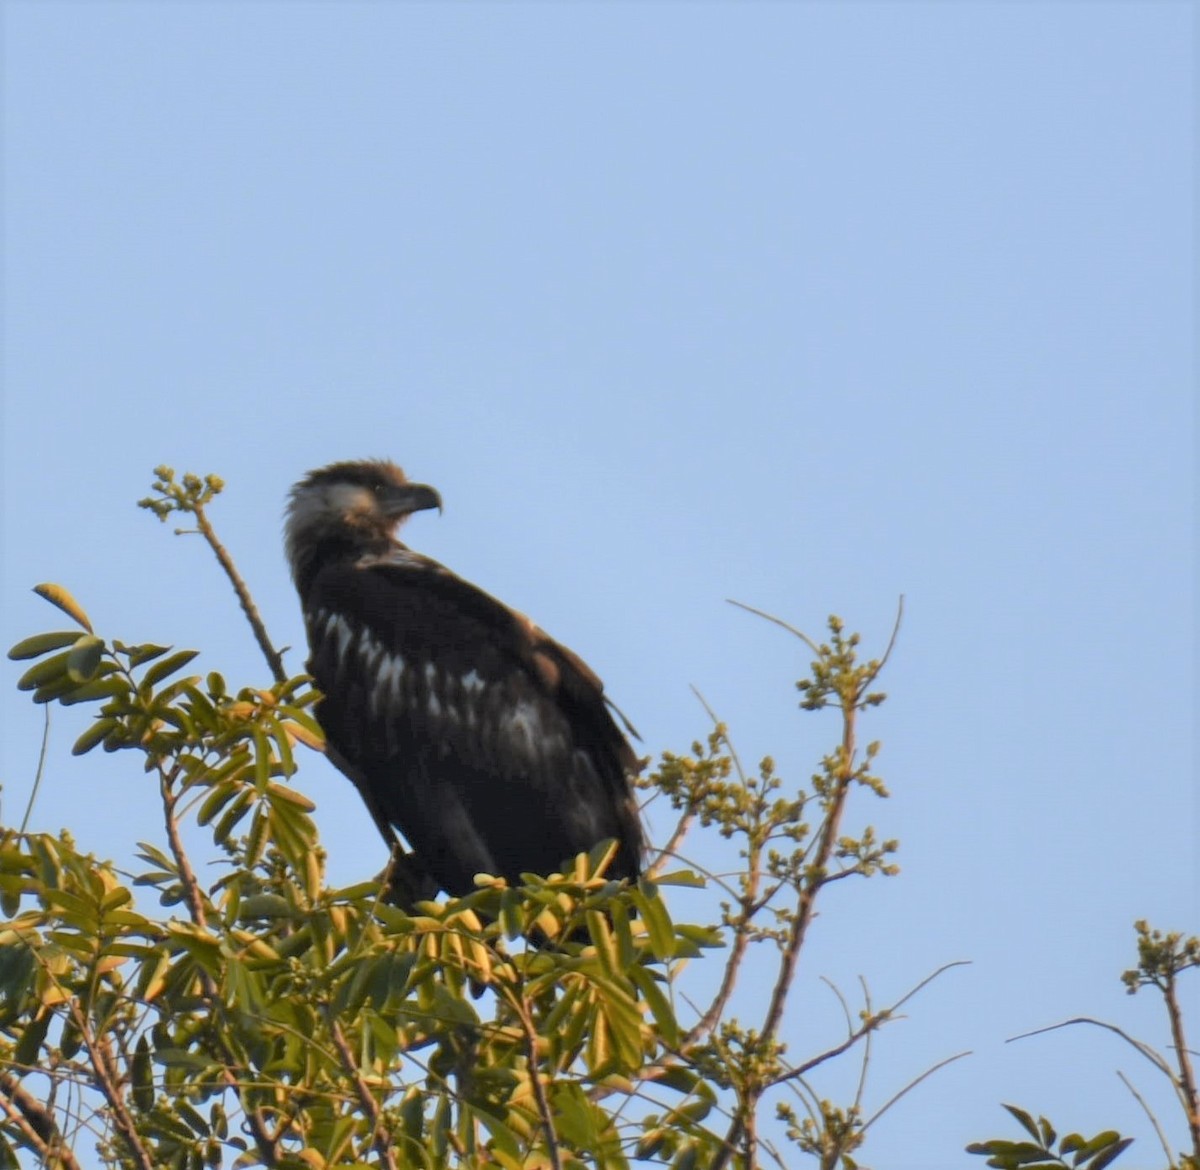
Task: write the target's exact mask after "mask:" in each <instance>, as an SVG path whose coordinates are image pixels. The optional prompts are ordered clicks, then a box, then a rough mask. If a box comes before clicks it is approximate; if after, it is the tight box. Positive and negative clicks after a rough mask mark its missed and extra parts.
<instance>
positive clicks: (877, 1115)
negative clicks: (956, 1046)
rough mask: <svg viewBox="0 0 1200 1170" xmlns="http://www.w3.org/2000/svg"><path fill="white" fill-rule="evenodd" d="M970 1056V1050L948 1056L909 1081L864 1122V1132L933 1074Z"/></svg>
mask: <svg viewBox="0 0 1200 1170" xmlns="http://www.w3.org/2000/svg"><path fill="white" fill-rule="evenodd" d="M970 1055H971V1051H970V1049H966V1050H964V1051H962V1052H956V1053H955V1054H954V1055H953V1056H947V1057H946V1058H945V1059H944V1060H939V1061H938V1062H937V1064H935V1065H933V1066H932V1067H930V1068H927V1069H926V1070H925V1071H924V1072H923V1073H921V1075H920V1076H919V1077H915V1078H914V1079H913V1080H911V1081H909V1082H908V1084H907V1085H905V1086H904V1088H903V1089H901V1090H900V1091H899V1092H898V1093H893V1094H892V1096H891V1097H889V1098H888V1100H887V1101H886V1102H884V1104H883V1105H881V1106H880V1107H879V1108H878V1109H876V1110H875V1112H874V1113H872V1114H871V1116H870V1117H869V1118H868V1119H867V1120H866V1121H864V1122H863V1125H862V1128H863V1131H864V1132H865V1131H866V1130H867V1129H868V1127H870V1126H872V1125H874V1124H875V1122H877V1121H878V1120H879V1119H880V1118H881V1117H882V1116H883V1115H884V1114H885V1113H886V1112H887V1111H888V1110H889V1109H890V1108H891V1107H892V1106H893V1105H895V1104H896V1102H897V1101H899V1100H900V1098H901V1097H904V1096H906V1095H907V1094H908V1093H911V1092H912V1090H913V1089H915V1088H916V1087H917V1086H918V1085H919V1084H920V1083H921V1082H922V1081H923V1080H926V1079H927V1078H928V1077H931V1076H933V1074H934V1073H935V1072H937V1071H938V1070H939V1069H943V1068H945V1067H946V1065H948V1064H953V1063H954V1062H955V1061H956V1060H962V1058H963V1057H964V1056H970Z"/></svg>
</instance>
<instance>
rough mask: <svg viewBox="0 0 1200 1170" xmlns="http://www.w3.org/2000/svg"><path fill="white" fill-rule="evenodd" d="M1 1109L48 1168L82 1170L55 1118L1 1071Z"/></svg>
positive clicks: (11, 1077) (14, 1079)
mask: <svg viewBox="0 0 1200 1170" xmlns="http://www.w3.org/2000/svg"><path fill="white" fill-rule="evenodd" d="M0 1108H3V1110H4V1112H5V1114H6V1115H7V1116H8V1119H9V1123H10V1124H11V1125H12V1126H13V1127H14V1128H15V1129H16V1130H17V1131H18V1132H19V1133H20V1135H21V1137H22V1138H23V1139H24V1140H25V1142H26V1143H27V1144H28V1145H29V1146H30V1148H31V1149H33V1150H34V1151H36V1153H37V1155H38V1157H39V1158H40V1159H41V1161H42V1162H44V1163H45V1164H46V1165H48V1166H49V1165H54V1164H57V1165H58V1166H59V1167H61V1170H81V1167H80V1165H79V1162H78V1161H77V1160H76V1158H75V1152H74V1151H73V1150H72V1149H70V1148H69V1147H68V1146H67V1144H66V1142H65V1141H64V1139H63V1136H62V1134H61V1133H60V1132H59V1129H58V1124H57V1123H56V1122H55V1120H54V1115H53V1114H52V1113H51V1111H50V1110H49V1109H48V1108H47V1107H46V1106H45V1105H43V1104H42V1102H41V1101H39V1100H37V1099H36V1098H35V1097H34V1096H33V1095H32V1094H31V1093H30V1092H29V1091H28V1090H27V1089H26V1088H25V1086H24V1085H22V1084H21V1082H20V1081H19V1080H18V1079H17V1078H16V1077H15V1076H13V1075H12V1073H9V1072H0Z"/></svg>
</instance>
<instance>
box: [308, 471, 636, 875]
mask: <svg viewBox="0 0 1200 1170" xmlns="http://www.w3.org/2000/svg"><path fill="white" fill-rule="evenodd" d="M429 508H438V509H439V510H440V508H441V498H440V496H439V495H438V493H437V492H436V491H435V490H434V489H433V488H431V487H428V486H426V485H425V484H418V483H409V482H408V480H407V479H406V478H405V476H404V473H403V472H402V471H401V470H400V468H399V467H397V466H396V465H395V464H393V463H389V462H386V461H376V460H371V461H363V462H351V463H335V464H332V465H331V466H329V467H325V468H322V469H321V470H319V471H313V472H311V473H310V474H309V475H307V476H306V477H305V478H304V479H303V480H301V481H300V483H298V484H297V485H296V487H295V488H294V489H293V490H292V494H291V500H290V503H289V506H288V511H287V523H286V541H287V555H288V560H289V562H290V564H291V569H292V577H293V579H294V580H295V582H296V588H297V589H298V590H299V593H300V600H301V604H302V606H303V609H304V622H305V626H306V628H307V631H308V643H309V648H310V650H311V656H310V658H309V662H308V669H309V671H310V672H311V673H312V675H313V677H314V679H315V680H316V683H317V686H318V687H319V688H320V689H321V691H322V692H323V695H324V698H323V699H322V700H321V701H320V703H319V704H318V706H317V709H316V714H317V719H318V720H319V722H320V724H321V726H322V728H323V729H324V731H325V735H326V738H327V741H328V745H329V749H330V755H331V756H332V758H333V759H334V761H335V762H336V763H337V764H338V766H339V767H340V768H341V769H342V770H343V771H344V772H345V773H346V774H347V775H348V776H349V777H350V779H351V780H353V781H354V784H355V785H356V787H357V788H358V790H359V792H360V793H361V794H362V797H363V799H364V800H365V801H366V804H367V807H368V809H369V810H370V812H371V815H372V816H373V817H374V819H375V822H376V824H378V825H379V826H380V828H381V830H383V831H384V832H385V834H386V835H387V836H388V837H389V839H391V840H394V838H393V837H392V836H391V830H390V828H389V826H395V827H396V828H398V829H399V830H400V832H401V833H403V835H404V837H405V838H406V839H407V841H408V843H409V845H410V846H411V847H412V849H413V850H414V851H415V853H416V855H417V857H418V859H419V860H420V862H421V863H422V865H423V866H424V868H425V869H426V870H427V871H428V873H429V874H430V875H431V876H432V877H433V879H434V880H435V881H436V882H437V884H438V885H439V886H441V888H442V889H444V890H446V891H447V892H448V893H451V894H463V893H467V892H469V891H470V890H472V889H474V877H475V875H476V874H477V873H489V874H495V875H499V876H502V877H504V878H507V879H508V880H509V881H511V882H517V881H519V880H520V875H521V874H522V873H528V872H532V873H539V874H545V873H549V872H552V871H555V870H558V869H560V868H562V866H563V863H564V862H567V861H569V860H570V859H571V858H573V857H574V856H575V854H576V853H579V852H582V851H585V850H589V849H591V848H592V847H593V846H594V845H596V844H597V843H599V842H600V841H603V840H605V839H608V838H613V839H615V840H616V842H617V853H616V856H615V858H614V860H613V862H612V865H611V866H610V868H609V871H608V872H609V876H611V877H617V878H636V877H637V876H638V874H639V872H640V869H641V859H642V850H643V836H642V827H641V822H640V820H639V817H638V811H637V805H636V803H635V801H634V798H633V792H632V788H631V779H632V777H633V775H634V774H635V772H636V771H637V767H638V763H637V758H636V756H635V755H634V752H633V750H632V748H631V747H630V746H629V743H628V741H627V740H626V738H625V736H624V735H623V734H622V732H621V730H620V728H619V727H618V726H617V723H616V721H615V720H614V718H613V709H612V708H611V705H610V704H609V703H608V701H607V700H606V699H605V697H604V691H603V687H602V685H601V682H600V680H599V679H598V678H597V677H596V675H595V674H594V673H593V672H592V671H591V670H590V669H588V667H587V666H586V665H585V664H584V662H583V661H582V660H581V659H580V658H579V657H578V656H577V655H575V654H573V653H572V652H571V651H570V650H568V649H567V648H566V647H565V646H561V645H559V644H558V643H557V642H555V641H554V640H553V639H552V638H550V637H549V636H548V635H547V634H545V633H544V632H543V631H542V630H540V629H539V628H538V627H537V626H536V625H534V624H533V622H531V621H530V620H529V619H528V618H527V617H525V616H524V615H522V614H520V613H517V612H516V611H515V610H512V609H509V608H508V607H507V606H505V605H502V604H501V603H500V602H499V601H497V600H496V599H495V598H494V597H491V596H489V595H488V594H487V593H484V592H483V590H481V589H477V588H476V587H475V586H474V585H471V584H470V583H469V582H467V581H464V580H462V578H460V577H457V576H455V575H454V574H453V573H452V572H450V570H448V569H446V568H444V567H443V566H442V565H440V564H438V563H437V562H436V561H434V560H431V559H430V558H429V557H425V556H421V555H420V554H419V553H415V552H413V551H411V550H410V549H408V548H406V547H405V546H404V545H403V544H401V543H400V542H399V540H397V539H396V535H395V533H396V529H397V528H398V527H399V526H400V525H401V524H402V523H403V522H404V521H405V520H406V519H408V517H409V516H410V515H411V514H412V513H413V512H419V511H423V510H426V509H429Z"/></svg>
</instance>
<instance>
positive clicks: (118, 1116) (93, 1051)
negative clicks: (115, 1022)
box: [67, 997, 155, 1170]
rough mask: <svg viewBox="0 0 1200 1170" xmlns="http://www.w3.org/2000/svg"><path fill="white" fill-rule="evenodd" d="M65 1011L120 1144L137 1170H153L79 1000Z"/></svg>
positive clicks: (117, 1078) (117, 1079)
mask: <svg viewBox="0 0 1200 1170" xmlns="http://www.w3.org/2000/svg"><path fill="white" fill-rule="evenodd" d="M67 1009H68V1011H69V1012H70V1015H71V1021H72V1023H73V1024H74V1025H75V1030H76V1031H77V1032H78V1033H79V1038H80V1039H81V1040H82V1041H83V1046H84V1048H86V1049H87V1054H88V1058H89V1059H90V1061H91V1067H92V1074H93V1076H94V1077H95V1079H96V1087H97V1088H98V1089H99V1090H100V1092H101V1094H102V1095H103V1097H104V1099H105V1101H107V1102H108V1107H109V1109H110V1110H111V1112H112V1119H113V1124H114V1125H115V1126H116V1127H117V1132H118V1133H119V1134H120V1135H121V1139H122V1141H124V1143H125V1146H126V1148H127V1149H128V1150H129V1153H130V1155H131V1156H132V1158H133V1161H134V1163H135V1164H136V1165H137V1166H138V1167H139V1170H155V1166H154V1162H153V1161H152V1160H151V1158H150V1154H149V1152H148V1151H147V1150H146V1147H145V1146H144V1145H142V1139H141V1135H140V1134H139V1133H138V1131H137V1126H136V1125H135V1124H134V1121H133V1116H132V1115H131V1114H130V1112H129V1106H128V1105H126V1103H125V1098H124V1097H123V1096H122V1095H121V1092H120V1089H119V1085H120V1075H119V1073H118V1072H117V1070H116V1069H114V1068H112V1067H111V1066H110V1064H109V1055H108V1053H107V1052H106V1050H105V1048H104V1046H103V1045H102V1044H101V1043H99V1042H98V1041H97V1040H96V1038H95V1037H94V1036H93V1035H92V1029H91V1025H90V1024H89V1022H88V1020H87V1019H86V1017H85V1016H84V1014H83V1011H82V1009H81V1008H80V1006H79V1001H78V1000H76V999H75V998H74V997H72V998H69V999H68V1000H67Z"/></svg>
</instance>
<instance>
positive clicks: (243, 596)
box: [191, 503, 287, 682]
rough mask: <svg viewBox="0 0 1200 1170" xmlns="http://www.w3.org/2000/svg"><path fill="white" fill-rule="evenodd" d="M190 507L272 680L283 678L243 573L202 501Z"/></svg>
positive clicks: (279, 658)
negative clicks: (259, 650) (250, 630)
mask: <svg viewBox="0 0 1200 1170" xmlns="http://www.w3.org/2000/svg"><path fill="white" fill-rule="evenodd" d="M191 511H192V514H193V515H194V516H195V517H196V527H197V528H198V529H199V531H200V535H201V536H203V537H204V539H205V540H206V541H207V542H208V546H209V548H211V549H212V550H213V553H214V554H215V555H216V558H217V561H218V563H219V564H220V566H221V568H222V569H224V570H225V575H226V576H227V577H228V578H229V580H230V582H231V584H232V585H233V591H234V592H235V593H236V594H237V598H238V601H239V602H240V603H241V606H242V612H243V613H244V614H245V615H246V620H247V621H248V622H249V623H250V628H251V629H252V630H253V631H254V637H255V640H256V641H257V642H258V645H259V649H261V650H262V652H263V656H264V657H265V658H266V660H267V665H268V666H269V667H270V668H271V673H272V674H273V675H274V676H275V681H276V682H286V681H287V671H286V670H284V667H283V657H282V655H280V653H279V651H278V650H276V649H275V646H274V644H273V643H272V642H271V638H270V636H269V635H268V633H267V627H266V626H265V625H264V624H263V620H262V617H261V616H260V615H259V612H258V607H257V606H256V605H255V604H254V598H253V597H251V596H250V590H249V589H248V588H247V587H246V582H245V581H243V580H242V575H241V574H240V573H239V572H238V571H237V566H236V565H235V564H234V563H233V558H232V557H231V556H230V555H229V552H228V550H227V549H226V548H225V546H224V545H223V544H222V543H221V541H220V540H219V539H218V537H217V534H216V532H215V531H214V530H213V526H212V525H211V524H210V523H209V520H208V516H207V515H205V512H204V507H203V505H202V504H198V503H197V504H196V505H195V506H194V507H193V508H192V509H191Z"/></svg>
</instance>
